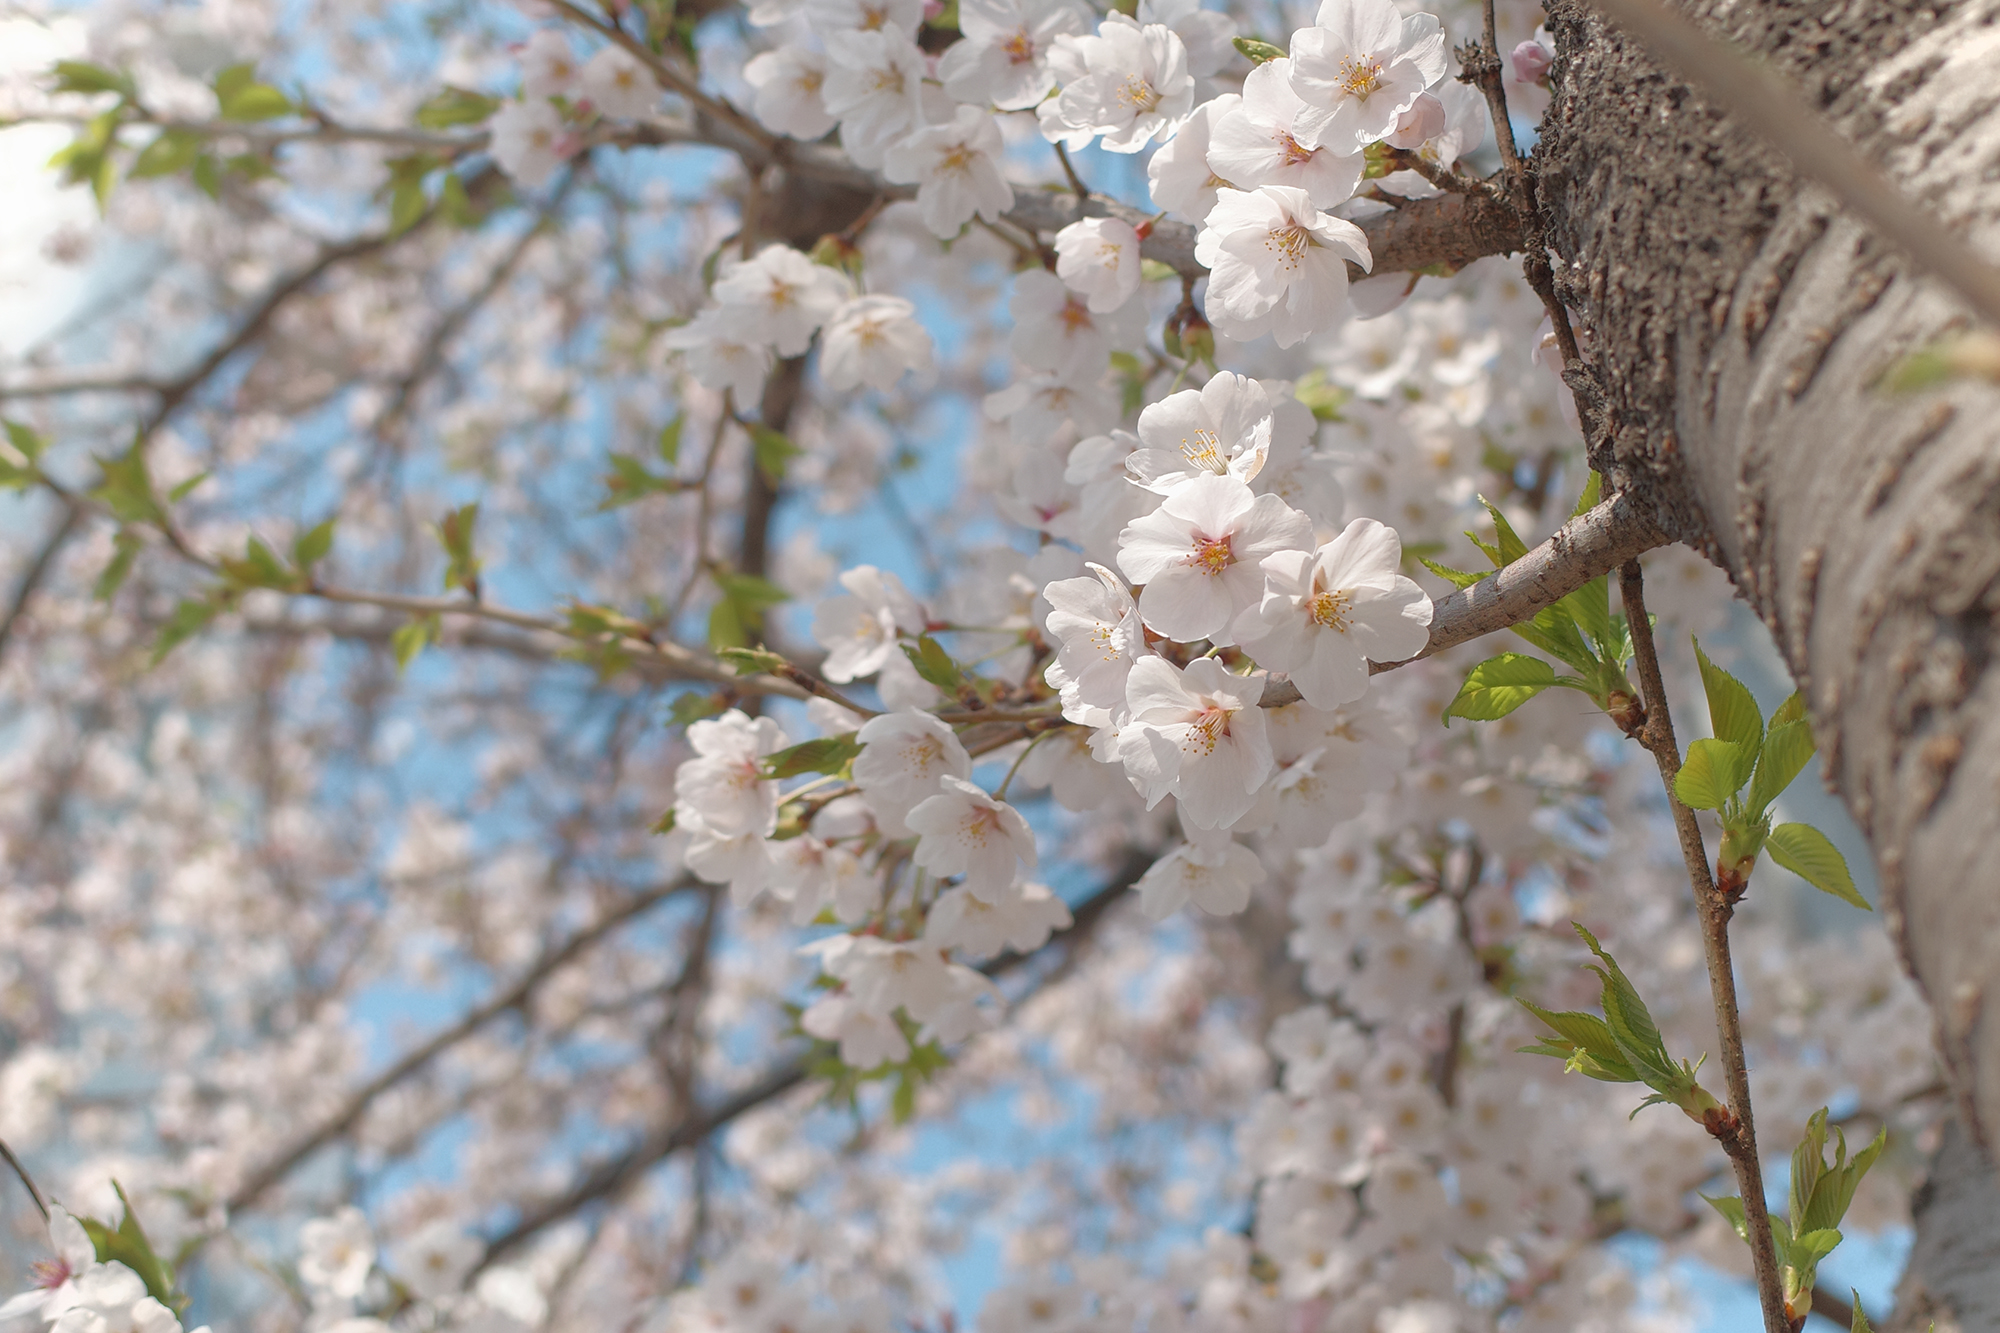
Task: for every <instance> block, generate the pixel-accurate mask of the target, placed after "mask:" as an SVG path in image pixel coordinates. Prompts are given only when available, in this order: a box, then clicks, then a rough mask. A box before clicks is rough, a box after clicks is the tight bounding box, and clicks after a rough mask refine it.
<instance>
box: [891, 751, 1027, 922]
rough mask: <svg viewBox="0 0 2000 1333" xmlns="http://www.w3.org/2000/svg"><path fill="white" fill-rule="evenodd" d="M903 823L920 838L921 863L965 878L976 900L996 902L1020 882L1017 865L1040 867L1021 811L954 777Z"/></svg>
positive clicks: (963, 883) (939, 872) (941, 778)
mask: <svg viewBox="0 0 2000 1333" xmlns="http://www.w3.org/2000/svg"><path fill="white" fill-rule="evenodd" d="M938 783H939V785H940V786H941V787H942V790H941V791H939V792H938V793H937V794H936V795H935V796H929V797H926V798H925V799H924V800H922V801H920V802H919V803H918V804H917V805H916V806H915V807H914V808H913V809H912V810H911V811H910V813H909V814H907V815H905V816H904V817H903V822H904V824H905V825H907V826H908V827H909V829H910V831H911V832H912V833H915V834H916V835H917V850H916V862H917V864H918V865H920V866H922V867H923V868H924V869H925V870H928V871H930V872H931V873H932V874H933V875H936V876H938V877H939V878H940V879H945V878H949V877H951V876H953V875H962V876H964V878H963V879H962V880H961V881H960V884H961V887H963V888H964V889H965V891H966V892H967V893H970V894H971V895H972V896H973V897H975V898H979V899H982V900H984V901H986V902H996V901H998V900H999V899H1000V896H1001V895H1002V894H1004V893H1005V892H1006V891H1007V889H1008V888H1009V887H1010V886H1011V885H1012V884H1013V883H1014V878H1015V861H1016V860H1019V861H1020V862H1021V863H1023V864H1024V865H1026V866H1027V868H1028V869H1030V870H1033V869H1034V868H1035V835H1034V833H1033V832H1031V831H1030V830H1029V828H1028V821H1027V820H1025V819H1023V818H1022V817H1021V812H1020V811H1018V810H1016V809H1015V808H1014V807H1013V806H1011V805H1008V804H1007V803H1006V802H1005V801H1001V800H996V799H995V798H994V797H991V796H988V795H987V794H986V791H985V789H984V788H982V787H979V786H976V785H975V784H973V783H970V782H967V781H966V780H965V779H964V778H961V777H958V776H956V775H954V774H951V773H945V774H942V775H940V776H939V778H938Z"/></svg>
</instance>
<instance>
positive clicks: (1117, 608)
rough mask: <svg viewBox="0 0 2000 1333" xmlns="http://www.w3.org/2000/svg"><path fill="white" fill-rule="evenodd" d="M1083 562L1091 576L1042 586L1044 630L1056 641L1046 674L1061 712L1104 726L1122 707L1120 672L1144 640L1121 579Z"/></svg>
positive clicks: (1122, 676)
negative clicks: (1046, 611) (1059, 698)
mask: <svg viewBox="0 0 2000 1333" xmlns="http://www.w3.org/2000/svg"><path fill="white" fill-rule="evenodd" d="M1086 568H1087V569H1089V570H1090V573H1091V577H1090V578H1080V579H1062V580H1059V581H1057V582H1055V583H1051V584H1049V585H1048V586H1047V587H1046V588H1044V589H1043V590H1042V596H1043V597H1044V598H1046V599H1047V601H1048V604H1049V617H1048V630H1049V634H1050V636H1051V637H1053V638H1054V639H1055V640H1056V642H1057V645H1058V646H1057V649H1056V659H1055V661H1053V662H1051V663H1049V666H1048V670H1047V673H1046V674H1047V678H1048V682H1049V684H1050V685H1051V686H1053V687H1054V688H1055V690H1056V691H1057V693H1059V694H1060V695H1061V696H1062V703H1063V716H1064V717H1066V718H1068V719H1069V720H1070V721H1072V722H1080V723H1083V724H1084V725H1086V726H1104V725H1106V724H1107V723H1109V722H1111V721H1112V720H1113V718H1114V715H1115V714H1117V713H1119V712H1121V711H1123V708H1124V705H1125V678H1126V676H1127V675H1128V674H1129V673H1130V672H1131V670H1132V664H1133V663H1134V662H1136V661H1138V660H1139V658H1140V656H1141V655H1143V654H1144V653H1145V652H1146V640H1145V632H1144V630H1143V629H1141V628H1140V625H1139V608H1138V605H1137V604H1136V603H1135V602H1133V600H1132V594H1131V593H1130V592H1129V591H1128V590H1127V589H1126V587H1125V585H1124V583H1123V582H1122V581H1120V579H1119V578H1118V576H1117V575H1116V574H1113V573H1112V572H1111V571H1110V570H1108V569H1106V568H1105V567H1104V566H1102V565H1099V564H1094V563H1093V564H1090V565H1087V566H1086Z"/></svg>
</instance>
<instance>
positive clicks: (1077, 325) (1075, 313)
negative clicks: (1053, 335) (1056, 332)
mask: <svg viewBox="0 0 2000 1333" xmlns="http://www.w3.org/2000/svg"><path fill="white" fill-rule="evenodd" d="M1056 318H1058V319H1060V320H1061V321H1062V323H1063V332H1065V333H1075V332H1076V331H1077V330H1078V329H1087V328H1090V327H1091V326H1092V325H1093V324H1094V322H1095V321H1093V320H1092V319H1091V318H1090V308H1089V307H1088V306H1086V305H1084V303H1083V302H1081V301H1079V300H1077V299H1076V298H1075V297H1071V298H1070V299H1069V300H1067V301H1065V302H1063V308H1062V314H1060V315H1058V316H1056Z"/></svg>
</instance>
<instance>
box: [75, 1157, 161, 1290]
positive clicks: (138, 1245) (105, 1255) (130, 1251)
mask: <svg viewBox="0 0 2000 1333" xmlns="http://www.w3.org/2000/svg"><path fill="white" fill-rule="evenodd" d="M111 1188H113V1189H114V1190H117V1191H118V1202H119V1203H120V1204H122V1205H123V1206H124V1209H125V1213H124V1216H123V1217H122V1218H120V1219H119V1222H118V1229H117V1230H116V1231H113V1230H112V1229H111V1228H109V1227H107V1226H105V1225H104V1224H103V1223H102V1222H99V1221H98V1220H97V1219H96V1218H85V1217H79V1218H77V1221H78V1222H80V1223H81V1224H82V1225H83V1230H84V1234H86V1235H88V1236H89V1237H90V1244H91V1248H92V1249H94V1250H95V1251H96V1252H97V1261H98V1262H99V1263H107V1264H108V1263H114V1262H115V1263H121V1264H124V1265H125V1266H126V1267H127V1268H129V1269H131V1270H132V1271H133V1272H134V1273H136V1274H138V1276H139V1280H140V1281H142V1282H144V1283H145V1284H146V1294H147V1295H148V1296H151V1297H152V1298H153V1299H154V1300H156V1301H158V1302H160V1304H162V1305H164V1306H166V1307H167V1308H168V1309H170V1310H179V1309H184V1308H185V1307H186V1305H187V1302H186V1301H184V1300H180V1299H178V1298H177V1297H176V1296H175V1295H174V1270H173V1269H172V1268H171V1267H169V1266H168V1264H167V1262H166V1261H165V1260H164V1259H162V1258H160V1257H159V1256H158V1255H157V1254H155V1253H153V1245H152V1242H151V1241H149V1240H147V1239H146V1232H145V1229H144V1228H142V1227H141V1226H140V1225H139V1218H138V1215H137V1214H135V1213H134V1212H133V1211H132V1201H131V1200H130V1199H128V1198H126V1197H125V1188H124V1186H122V1185H120V1184H119V1183H118V1182H117V1181H115V1180H114V1181H112V1182H111Z"/></svg>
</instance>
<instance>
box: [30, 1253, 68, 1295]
mask: <svg viewBox="0 0 2000 1333" xmlns="http://www.w3.org/2000/svg"><path fill="white" fill-rule="evenodd" d="M29 1271H30V1272H32V1273H33V1275H34V1277H33V1281H34V1284H35V1285H36V1286H37V1287H41V1288H43V1289H45V1290H50V1291H53V1290H54V1289H55V1288H57V1287H60V1286H61V1285H62V1284H63V1283H65V1282H67V1281H69V1280H70V1278H71V1277H72V1276H73V1274H72V1273H71V1272H70V1268H69V1260H67V1259H37V1260H35V1263H34V1266H33V1267H32V1268H31V1269H30V1270H29Z"/></svg>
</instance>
